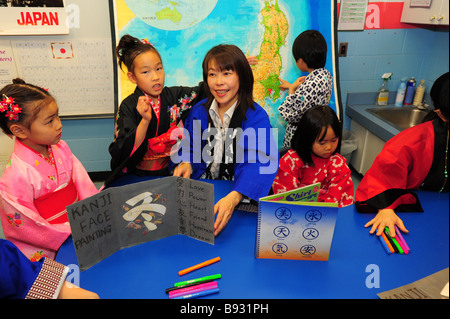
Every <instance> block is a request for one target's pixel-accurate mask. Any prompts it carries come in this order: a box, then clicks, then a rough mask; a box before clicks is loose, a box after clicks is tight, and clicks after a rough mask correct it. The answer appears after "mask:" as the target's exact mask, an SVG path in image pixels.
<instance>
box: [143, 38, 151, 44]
mask: <svg viewBox="0 0 450 319" xmlns="http://www.w3.org/2000/svg"><path fill="white" fill-rule="evenodd" d="M141 42H142V43H144V44H150V45H152V44H151V43H150V41H148V39H142V40H141Z"/></svg>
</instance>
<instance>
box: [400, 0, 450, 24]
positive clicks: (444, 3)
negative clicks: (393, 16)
mask: <svg viewBox="0 0 450 319" xmlns="http://www.w3.org/2000/svg"><path fill="white" fill-rule="evenodd" d="M410 3H411V0H404V4H403V11H402V17H401V19H400V22H404V23H419V24H431V25H449V12H448V11H449V0H432V1H431V6H430V7H429V8H421V7H410Z"/></svg>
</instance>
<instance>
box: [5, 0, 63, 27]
mask: <svg viewBox="0 0 450 319" xmlns="http://www.w3.org/2000/svg"><path fill="white" fill-rule="evenodd" d="M66 20H67V13H66V9H65V8H64V1H63V0H41V1H27V0H15V1H0V21H2V23H1V25H0V35H37V34H46V35H47V34H69V28H68V26H67V24H66Z"/></svg>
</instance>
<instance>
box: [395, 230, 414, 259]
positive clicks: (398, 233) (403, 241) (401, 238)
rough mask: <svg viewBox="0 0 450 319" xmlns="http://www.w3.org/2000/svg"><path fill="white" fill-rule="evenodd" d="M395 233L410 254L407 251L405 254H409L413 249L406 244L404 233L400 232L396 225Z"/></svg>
mask: <svg viewBox="0 0 450 319" xmlns="http://www.w3.org/2000/svg"><path fill="white" fill-rule="evenodd" d="M395 233H396V234H397V236H398V239H399V240H400V241H401V242H402V244H403V246H404V247H405V249H406V250H407V251H408V252H406V251H405V253H406V254H409V252H410V251H411V249H410V248H409V246H408V244H407V243H406V240H405V239H404V238H403V235H402V233H401V232H400V230H399V229H398V227H397V225H395ZM405 249H403V250H405Z"/></svg>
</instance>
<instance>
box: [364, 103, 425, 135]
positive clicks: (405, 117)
mask: <svg viewBox="0 0 450 319" xmlns="http://www.w3.org/2000/svg"><path fill="white" fill-rule="evenodd" d="M367 111H368V112H369V113H371V114H373V115H375V116H376V117H378V118H380V119H381V120H383V121H384V122H386V123H388V124H390V125H392V126H395V127H396V128H398V130H400V131H403V130H405V129H407V128H410V127H412V126H414V125H417V124H420V123H422V120H423V119H424V117H425V115H427V114H428V112H430V111H429V110H422V109H419V108H417V107H404V106H403V107H381V108H372V109H367Z"/></svg>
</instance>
